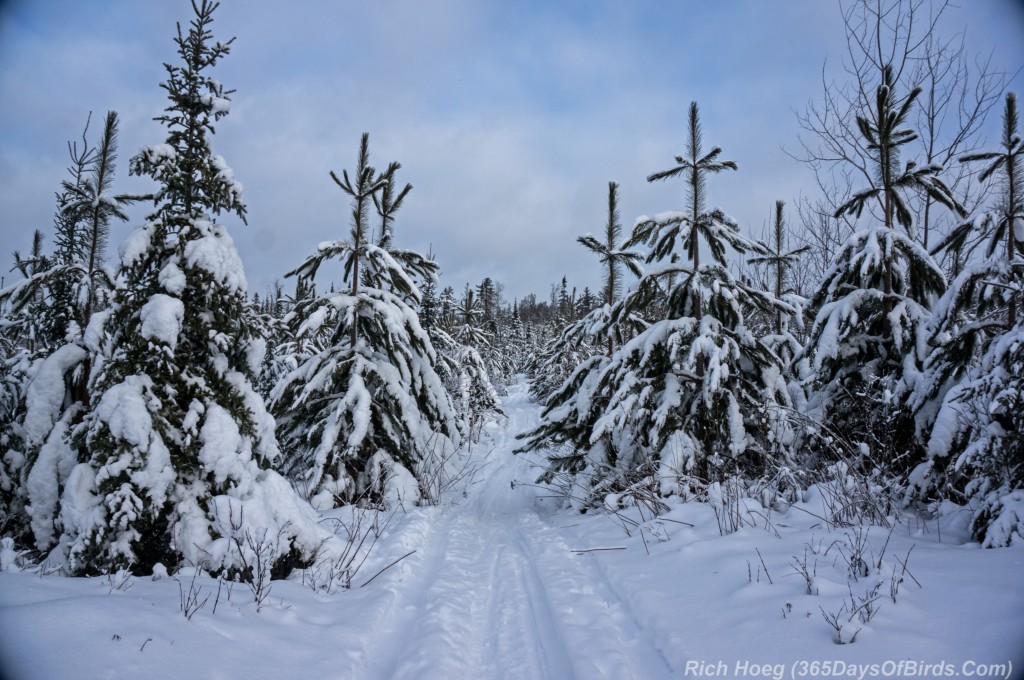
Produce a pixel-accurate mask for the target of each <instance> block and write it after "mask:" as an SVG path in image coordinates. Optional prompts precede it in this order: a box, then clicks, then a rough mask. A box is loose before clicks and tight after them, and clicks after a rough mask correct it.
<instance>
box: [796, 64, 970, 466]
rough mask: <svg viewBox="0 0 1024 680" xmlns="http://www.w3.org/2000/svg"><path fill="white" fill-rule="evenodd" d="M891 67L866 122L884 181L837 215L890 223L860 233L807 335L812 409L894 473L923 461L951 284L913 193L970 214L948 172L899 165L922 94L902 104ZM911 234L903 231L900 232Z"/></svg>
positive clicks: (827, 286)
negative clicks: (931, 356) (931, 355)
mask: <svg viewBox="0 0 1024 680" xmlns="http://www.w3.org/2000/svg"><path fill="white" fill-rule="evenodd" d="M894 88H895V86H894V80H893V74H892V69H891V68H888V67H887V68H885V69H884V70H883V82H882V83H881V84H879V86H878V88H877V89H876V93H875V108H874V110H872V111H865V112H864V115H862V116H858V117H857V125H858V128H859V130H860V133H861V135H862V137H863V142H864V144H865V145H866V146H867V148H868V149H869V150H870V151H871V152H872V153H873V155H874V158H875V161H876V168H875V169H876V173H877V181H876V182H875V184H874V185H873V186H872V187H870V188H868V189H865V190H863V191H861V192H859V193H856V194H854V195H853V196H852V197H851V198H850V199H849V200H848V201H847V202H846V203H845V204H843V205H842V206H840V207H839V208H838V210H836V213H835V216H836V217H839V216H841V215H843V214H852V215H855V216H857V217H860V216H861V215H862V213H863V212H864V210H865V209H866V208H868V207H869V206H873V207H875V208H877V209H878V210H880V211H881V215H882V223H881V224H878V225H875V226H869V227H866V228H863V229H860V230H858V231H856V232H855V233H853V234H852V235H851V236H850V237H849V238H848V239H847V240H846V242H845V243H844V244H843V246H842V247H841V248H840V250H839V252H838V253H837V254H836V256H835V262H834V264H833V265H832V267H831V268H830V269H829V270H828V271H827V272H826V274H825V276H824V280H823V281H822V283H821V285H820V287H819V289H818V291H817V292H816V293H815V295H814V296H813V298H812V299H811V303H810V311H811V314H812V315H813V318H814V321H813V324H812V325H811V330H810V332H809V334H808V340H807V349H806V354H807V356H808V357H810V362H811V371H812V374H813V383H812V385H811V391H812V392H813V398H812V408H814V409H816V410H817V411H818V412H819V413H820V415H821V417H823V418H824V419H825V420H826V421H828V422H829V423H830V425H831V426H832V427H833V428H835V429H836V430H838V431H841V432H844V433H845V434H847V435H848V436H849V437H850V438H851V439H852V440H854V441H857V442H861V443H864V444H865V445H867V446H869V448H870V449H871V450H872V451H874V452H875V453H876V454H877V455H878V456H879V458H878V459H877V460H874V461H873V462H871V463H869V464H870V465H874V466H877V465H880V464H884V466H885V468H886V469H888V470H891V471H892V472H894V473H897V474H899V473H902V472H906V471H907V470H908V469H909V466H911V465H913V464H914V463H915V462H916V461H917V459H919V457H920V455H921V452H920V450H919V448H918V447H917V445H916V441H915V436H914V433H915V428H914V417H913V411H912V409H911V408H910V407H909V396H910V394H911V393H912V392H913V390H914V389H915V385H916V383H917V380H918V378H919V376H920V363H921V361H922V358H923V357H922V352H921V351H920V349H921V347H920V346H919V345H920V343H921V342H922V339H921V338H922V330H923V328H924V325H925V323H926V322H927V320H928V319H929V316H930V312H929V310H930V308H931V306H932V304H933V303H934V301H935V300H936V299H937V298H938V296H939V295H941V294H942V293H943V291H944V290H945V287H946V281H945V278H944V276H943V274H942V271H941V270H940V269H939V267H938V266H937V265H936V264H935V262H934V260H933V259H932V257H931V255H930V254H929V253H928V252H927V251H926V250H924V248H922V247H921V246H920V245H918V244H917V242H916V241H914V240H913V238H912V237H911V236H910V235H909V232H910V231H911V230H912V226H913V215H912V212H911V211H910V209H909V207H908V200H909V192H910V191H912V190H914V191H920V192H924V193H926V194H927V195H928V196H930V197H931V198H932V199H934V200H935V201H938V202H940V203H942V204H943V205H946V206H947V207H949V208H950V209H951V210H954V211H956V212H958V213H962V212H963V208H961V207H960V206H959V204H958V203H957V202H956V200H955V199H954V198H953V196H952V194H951V193H950V191H949V189H948V188H947V187H946V186H945V184H943V183H942V181H941V180H940V179H939V178H938V173H939V172H940V171H941V170H942V168H941V167H940V166H937V165H929V166H925V167H921V168H919V167H917V165H916V163H914V162H913V161H908V162H907V163H906V165H905V166H903V167H901V166H900V149H901V147H902V146H904V145H906V144H908V143H909V142H911V141H913V140H914V139H915V138H916V136H917V135H916V133H915V132H914V131H913V130H912V129H910V128H907V127H905V125H906V118H907V116H908V114H909V113H910V110H911V107H912V106H913V104H914V101H915V100H916V98H917V96H918V95H919V94H920V91H921V90H920V88H916V89H914V90H913V91H911V92H910V93H909V94H908V95H907V96H906V97H905V98H902V99H900V98H899V97H898V96H897V94H896V92H895V89H894ZM898 226H899V227H902V228H903V231H900V230H899V229H897V227H898Z"/></svg>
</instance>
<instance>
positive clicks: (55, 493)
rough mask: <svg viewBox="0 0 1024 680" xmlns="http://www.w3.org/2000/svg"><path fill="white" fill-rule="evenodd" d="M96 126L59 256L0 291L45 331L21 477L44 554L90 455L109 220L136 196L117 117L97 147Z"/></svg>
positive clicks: (30, 383)
mask: <svg viewBox="0 0 1024 680" xmlns="http://www.w3.org/2000/svg"><path fill="white" fill-rule="evenodd" d="M88 127H89V126H88V123H86V127H85V130H84V131H83V133H82V146H81V147H79V146H78V143H77V142H74V143H69V144H68V151H69V155H70V159H71V162H70V165H69V167H68V174H69V176H70V178H69V179H67V180H65V181H64V182H63V183H62V185H61V190H60V191H59V192H58V193H57V208H58V209H57V214H56V217H55V227H56V239H55V241H56V248H55V251H54V253H53V255H52V256H49V257H45V258H41V257H36V258H34V265H33V267H32V271H31V272H28V271H27V270H26V272H25V273H31V275H30V276H27V277H26V278H25V279H24V280H22V281H20V282H18V283H17V284H15V285H13V286H12V287H10V288H8V289H7V290H5V291H3V292H2V293H0V299H2V300H4V301H5V302H6V303H7V304H9V309H10V311H11V313H12V314H13V315H14V317H15V318H17V317H22V318H23V319H24V321H25V324H26V325H27V326H31V327H35V328H38V329H39V331H40V332H39V333H38V335H37V339H38V340H39V342H35V343H33V345H34V347H35V350H34V354H35V357H36V361H35V362H34V364H33V367H32V371H31V378H30V379H29V380H27V382H26V384H25V386H24V388H23V391H24V395H23V397H24V420H23V421H22V425H23V429H22V430H21V433H22V435H23V437H22V441H21V444H22V449H23V452H24V456H25V460H24V466H23V468H22V470H21V473H20V476H21V478H22V481H21V496H22V497H23V498H24V502H25V503H26V506H25V512H26V514H27V515H28V519H29V521H30V528H31V530H32V540H31V543H32V544H34V545H35V547H36V549H37V550H40V551H46V550H48V549H49V548H51V547H52V546H53V544H54V543H55V541H56V539H57V537H58V536H59V535H60V523H59V521H58V518H57V514H58V511H59V504H58V499H59V497H60V494H61V492H62V490H63V488H64V485H65V483H66V482H67V479H68V475H69V474H70V472H71V469H72V468H73V467H74V465H75V464H76V463H78V462H82V460H84V459H85V458H86V457H87V455H86V453H85V452H84V450H81V449H79V450H75V447H72V445H71V443H70V441H69V436H68V435H69V432H70V428H71V427H72V426H73V425H75V424H77V423H78V422H79V421H80V420H81V418H82V414H83V410H84V409H86V408H88V407H89V402H90V394H89V390H88V385H87V383H88V377H89V373H90V367H91V360H90V354H91V352H94V351H95V350H96V337H97V333H96V328H95V327H93V325H92V324H93V319H94V317H96V319H97V320H99V321H100V322H101V321H102V318H103V314H104V310H105V309H106V308H107V307H108V306H109V301H110V297H111V294H112V291H113V289H114V282H113V275H112V273H111V271H110V270H109V269H108V267H107V263H106V243H107V238H108V234H109V230H110V222H111V221H112V220H115V219H116V220H125V219H127V218H126V215H125V213H124V208H125V206H126V204H127V203H129V202H130V201H131V200H132V199H131V198H130V197H127V196H117V195H114V194H113V191H112V188H113V178H114V172H115V161H116V158H117V127H118V119H117V114H116V113H114V112H113V111H111V112H109V113H108V114H107V116H106V118H105V120H104V125H103V129H102V132H101V134H100V139H99V142H98V144H97V146H95V147H94V146H91V145H90V144H89V142H88V140H87V138H86V134H87V132H88ZM29 317H31V318H29ZM12 365H14V366H17V365H18V363H17V362H15V363H14V364H12Z"/></svg>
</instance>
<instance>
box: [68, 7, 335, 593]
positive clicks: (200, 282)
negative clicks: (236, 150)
mask: <svg viewBox="0 0 1024 680" xmlns="http://www.w3.org/2000/svg"><path fill="white" fill-rule="evenodd" d="M216 8H217V4H216V3H213V2H209V1H208V0H201V1H199V2H193V10H194V12H195V17H194V18H193V19H192V21H191V24H190V27H189V30H188V31H187V32H183V31H182V29H181V26H180V25H179V26H178V35H177V37H176V38H175V43H176V44H177V46H178V54H179V56H180V58H181V62H182V63H181V65H170V64H167V65H165V66H166V69H167V74H168V78H167V80H166V82H165V83H163V85H162V87H163V88H164V90H166V92H167V96H168V99H169V100H170V102H169V105H168V107H167V109H165V113H164V114H163V115H161V116H159V117H158V118H157V119H156V120H158V121H159V122H160V123H162V124H163V125H164V126H166V127H167V138H166V141H165V142H164V143H162V144H157V145H155V146H151V147H146V148H144V149H142V150H141V151H140V152H139V154H138V155H137V156H135V157H134V158H133V159H132V162H131V169H132V172H133V173H135V174H140V175H147V176H149V177H151V178H153V179H154V180H155V181H156V182H157V185H158V186H157V190H156V192H155V193H154V194H153V196H152V201H153V204H154V212H153V213H152V214H150V215H149V216H148V218H147V222H146V224H145V225H143V226H142V227H140V228H138V229H136V230H135V232H134V233H132V234H131V235H130V236H129V237H128V238H127V239H126V240H125V242H124V243H123V244H122V246H121V249H120V256H121V268H120V272H119V275H118V286H117V289H116V292H115V296H114V304H113V307H112V309H111V311H110V313H109V316H108V318H107V319H106V323H105V326H104V335H103V341H102V347H101V351H100V352H99V353H98V354H97V355H96V359H97V363H98V365H97V367H96V370H95V372H94V376H93V380H92V382H91V388H92V391H93V393H94V395H95V398H94V399H93V400H92V403H91V405H90V408H89V412H88V414H87V415H86V418H85V421H84V423H83V425H82V426H81V427H79V428H78V429H77V433H76V436H77V442H78V443H79V445H82V446H85V447H86V448H87V449H88V451H89V452H90V454H91V457H90V459H89V461H88V462H86V463H83V464H80V465H78V466H76V467H75V468H74V469H73V470H72V471H71V474H70V478H69V479H68V482H67V485H66V488H65V492H64V496H63V499H62V509H61V519H62V521H63V525H64V530H65V532H66V543H67V544H68V545H69V547H70V550H69V558H70V563H71V566H72V568H73V569H74V571H76V572H78V573H86V574H88V573H97V572H109V571H110V570H113V569H117V568H122V567H128V568H131V569H132V570H133V571H135V572H136V573H149V571H150V570H151V569H152V567H153V565H154V564H156V563H158V562H160V563H163V564H167V565H175V564H180V563H181V562H186V563H190V564H192V565H202V566H203V567H204V568H206V569H210V570H226V571H229V572H230V571H232V570H235V571H237V570H238V569H240V568H241V566H242V563H243V562H244V559H245V556H244V555H243V554H242V553H241V551H240V550H239V549H238V547H237V544H236V543H235V542H234V540H233V539H235V538H237V537H238V534H239V532H251V533H258V532H269V534H271V535H276V534H278V532H279V531H280V532H283V533H282V540H281V541H279V542H278V549H277V551H276V553H275V555H274V556H273V559H274V561H275V562H276V563H278V564H277V566H278V567H279V568H282V569H283V571H287V566H288V565H292V564H294V563H301V562H303V560H305V559H308V558H310V557H311V556H312V555H313V553H314V552H315V551H316V549H317V548H318V547H319V545H320V544H321V542H322V541H323V540H325V539H326V538H327V537H329V534H328V532H326V531H325V530H324V529H322V528H321V527H319V526H318V525H317V523H316V519H315V515H314V513H313V511H312V509H311V508H309V507H308V505H305V504H304V503H303V502H302V501H301V499H299V498H298V496H297V495H296V494H295V492H294V491H293V490H292V488H291V487H290V486H289V484H288V483H287V481H285V480H284V479H283V478H282V477H280V476H279V475H277V473H275V472H273V471H272V470H270V469H269V467H270V465H271V464H272V463H273V462H274V461H275V460H276V458H277V457H278V448H277V442H276V439H275V436H274V421H273V419H272V418H271V417H270V416H269V414H268V413H267V411H266V408H265V406H264V403H263V400H262V398H261V397H260V396H259V395H258V394H257V393H256V391H255V390H254V388H253V386H252V382H251V381H252V377H253V375H254V371H255V369H256V368H257V367H258V366H259V363H260V360H261V359H262V355H261V354H260V351H261V350H262V348H263V343H262V341H261V340H260V339H259V338H257V337H254V335H253V328H254V326H255V324H254V323H253V312H252V310H251V308H250V306H249V303H248V299H247V297H246V280H245V274H244V271H243V268H242V263H241V260H240V259H239V257H238V253H237V251H236V250H235V247H234V243H233V242H232V240H231V237H230V236H229V234H228V232H227V229H226V228H225V227H224V226H223V225H222V224H217V223H215V222H214V221H213V220H214V219H215V216H217V215H220V214H222V213H233V214H235V215H236V216H238V217H239V218H242V219H243V220H244V218H245V204H244V203H243V202H242V187H241V185H240V184H239V183H238V182H236V181H235V180H234V175H233V173H232V171H231V169H230V167H228V165H227V163H226V162H225V161H224V159H223V158H221V157H220V156H216V155H214V154H213V153H212V152H211V149H210V137H211V136H212V134H213V132H214V124H215V122H216V121H218V120H220V119H221V118H223V117H224V116H225V115H227V113H228V109H229V106H230V94H231V93H230V91H227V90H225V89H224V87H223V85H221V84H220V83H218V82H217V81H215V80H213V79H212V78H211V77H210V76H209V75H208V73H207V71H208V69H210V68H212V67H213V66H215V65H216V64H217V63H218V62H219V61H220V59H221V58H223V57H224V56H226V55H227V54H228V52H229V49H230V45H231V41H228V42H219V41H214V40H213V36H212V34H211V32H210V25H211V23H212V21H213V13H214V11H215V10H216ZM238 517H244V522H242V523H241V525H239V526H236V525H235V523H234V522H233V519H235V518H238ZM285 563H287V564H285Z"/></svg>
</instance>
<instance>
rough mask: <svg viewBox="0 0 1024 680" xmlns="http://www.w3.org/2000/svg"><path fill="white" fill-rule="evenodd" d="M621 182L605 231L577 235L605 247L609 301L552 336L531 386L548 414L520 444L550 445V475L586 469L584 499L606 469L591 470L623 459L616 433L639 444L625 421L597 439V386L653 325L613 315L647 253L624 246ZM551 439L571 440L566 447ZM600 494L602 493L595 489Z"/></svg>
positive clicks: (611, 198) (590, 245) (603, 400)
mask: <svg viewBox="0 0 1024 680" xmlns="http://www.w3.org/2000/svg"><path fill="white" fill-rule="evenodd" d="M618 188H619V185H618V184H617V183H615V182H609V183H608V221H607V222H606V223H605V230H604V235H603V239H602V240H599V239H597V238H596V237H595V236H593V235H591V234H585V235H583V236H580V237H579V238H578V239H577V241H578V242H579V243H580V244H581V245H583V247H585V248H586V249H587V250H590V251H591V252H593V253H594V254H596V255H598V256H599V258H600V260H601V264H602V265H603V266H604V267H603V268H604V272H603V273H604V282H603V283H604V286H603V289H604V290H603V292H604V305H602V306H600V307H597V308H595V309H593V310H591V311H590V312H589V313H587V314H586V315H585V316H584V317H583V318H582V319H580V320H578V321H576V322H575V323H573V324H570V325H569V326H568V327H567V328H566V329H565V330H563V331H562V333H561V334H560V335H559V336H558V337H556V338H555V339H553V340H552V341H551V342H550V343H549V345H548V348H547V351H546V352H545V355H544V356H543V357H542V360H541V362H540V364H539V367H538V370H537V376H536V377H535V378H534V380H533V385H532V387H531V391H532V392H533V393H534V394H535V395H536V396H539V397H541V398H543V400H544V410H543V412H542V413H541V421H540V423H539V424H538V425H537V427H536V428H534V429H533V430H531V431H529V432H525V433H523V434H522V435H520V437H519V438H521V439H526V443H525V444H524V445H523V446H522V447H521V448H520V449H519V451H520V452H523V451H529V450H533V449H537V448H545V449H546V450H547V451H548V468H547V470H546V471H545V473H544V474H543V475H542V476H541V480H543V481H551V480H552V479H553V477H554V475H557V474H562V473H568V474H570V475H579V474H583V476H584V477H586V479H585V480H584V479H582V478H581V479H580V480H578V482H579V483H578V486H579V489H575V490H574V493H573V496H577V497H582V498H580V500H582V501H583V503H584V504H586V503H589V502H590V501H591V500H592V498H591V497H592V496H593V493H594V491H593V489H592V488H591V486H590V483H589V482H590V481H597V480H600V479H601V477H602V475H601V474H600V473H599V474H597V476H596V477H595V478H594V479H593V480H592V479H591V475H589V474H585V471H587V470H588V469H591V470H595V469H600V468H602V466H614V465H615V464H616V461H617V459H618V454H617V451H618V449H619V444H618V443H617V440H620V439H621V440H622V441H623V442H625V444H624V445H625V447H626V448H631V447H632V443H631V442H630V439H631V437H630V434H629V430H628V429H623V430H622V431H621V432H620V433H619V435H618V436H617V437H612V436H610V434H609V435H606V436H605V437H604V438H603V439H602V440H601V441H600V442H598V443H596V444H595V443H594V442H593V441H592V440H591V435H592V433H593V428H594V423H595V422H596V420H597V418H599V417H600V415H601V414H602V410H603V408H604V406H605V405H606V404H607V397H606V396H601V395H595V394H594V392H593V389H594V386H595V385H596V382H597V380H598V378H599V376H600V374H601V371H602V370H603V369H604V368H605V367H606V366H607V364H608V361H610V360H611V357H612V355H613V353H614V350H615V348H616V347H617V346H621V345H622V343H623V342H626V341H627V340H629V339H630V338H632V337H633V336H635V335H636V334H637V333H639V332H640V331H641V330H642V329H643V328H644V327H645V326H646V323H645V322H644V321H643V320H642V319H640V318H639V316H637V315H626V316H623V317H618V318H614V319H613V316H612V307H613V305H614V304H615V303H616V302H617V301H618V299H619V294H620V292H621V289H622V277H623V272H622V270H623V268H624V267H625V268H627V269H629V271H630V272H631V273H633V274H634V275H636V276H640V274H641V271H640V265H639V264H638V263H639V261H640V260H641V259H642V255H641V254H640V253H639V252H636V251H632V250H626V249H624V248H623V247H622V244H621V242H620V239H621V236H622V227H621V225H620V224H619V208H618ZM602 350H603V351H602ZM552 444H556V445H557V444H565V445H566V446H565V447H564V450H562V448H559V447H552V446H551V445H552ZM593 500H597V501H600V500H601V499H599V498H596V497H594V498H593Z"/></svg>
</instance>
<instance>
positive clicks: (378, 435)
mask: <svg viewBox="0 0 1024 680" xmlns="http://www.w3.org/2000/svg"><path fill="white" fill-rule="evenodd" d="M397 169H398V166H397V164H393V165H392V166H391V167H389V168H388V171H387V172H386V173H384V175H380V174H378V173H377V171H376V170H375V169H374V168H373V167H372V166H371V165H370V164H369V150H368V135H366V134H364V135H363V138H362V141H361V143H360V148H359V156H358V159H357V165H356V170H355V172H354V173H353V174H352V175H351V176H350V175H349V173H348V171H347V170H346V171H345V172H343V174H342V177H341V178H339V177H338V176H337V175H336V174H334V173H333V172H332V173H331V177H332V179H333V180H334V181H335V183H336V184H337V185H338V186H339V187H341V189H342V190H343V191H344V192H345V193H346V194H348V195H349V196H351V198H352V228H351V232H350V237H349V238H348V239H345V240H338V241H332V242H327V243H322V244H321V245H320V247H319V248H318V250H317V252H316V253H315V254H313V255H312V256H310V257H309V258H307V259H306V260H305V261H304V262H303V263H302V264H301V265H299V267H298V268H296V269H295V270H294V271H292V272H290V273H289V274H288V275H289V276H297V277H299V279H300V280H307V281H310V280H312V278H313V277H314V276H315V275H316V273H317V271H318V270H319V268H320V266H321V265H322V264H323V263H324V262H325V261H326V260H327V259H330V258H340V259H341V260H342V262H343V264H344V272H345V276H346V278H347V279H348V286H347V288H346V290H345V291H344V292H337V293H330V294H327V295H322V296H318V297H312V298H309V299H307V300H303V301H301V302H298V303H297V304H296V306H295V309H294V310H293V311H292V313H291V314H290V315H289V316H288V317H287V320H288V321H289V323H290V324H291V325H292V327H293V329H294V331H293V332H294V334H295V337H296V341H297V342H299V343H306V342H307V341H308V342H309V344H308V345H307V347H308V348H309V350H310V351H309V354H308V355H306V356H304V357H302V358H301V363H299V364H298V366H297V367H296V368H295V370H293V371H291V372H289V373H288V374H287V375H285V376H284V377H283V378H282V379H281V381H280V382H279V383H278V384H277V386H276V387H275V388H274V391H273V393H272V399H273V403H272V407H273V409H274V411H275V413H276V414H277V415H278V425H279V432H280V434H281V437H282V441H283V443H284V446H285V450H286V456H285V462H284V468H283V469H284V470H285V472H286V473H287V474H288V475H289V476H291V477H292V478H293V479H294V480H295V481H296V483H297V484H298V485H299V486H300V487H301V488H303V489H304V490H305V493H306V494H307V495H308V497H309V498H310V499H312V501H313V503H314V505H316V506H318V507H334V506H336V505H340V504H342V503H347V502H352V501H355V500H358V499H367V500H369V501H371V502H384V503H390V504H395V503H416V502H418V501H420V500H421V494H422V493H424V492H426V491H427V489H425V488H421V486H420V484H419V482H418V479H419V477H418V476H419V475H420V473H421V464H422V462H423V460H424V459H425V457H426V454H427V452H428V450H429V447H431V446H434V445H436V444H437V442H438V441H440V439H441V438H449V439H452V440H454V441H458V439H459V435H460V431H459V423H458V417H457V415H456V413H455V411H454V409H453V406H452V403H451V399H450V397H449V395H448V392H447V390H446V389H445V387H444V385H443V383H442V381H441V378H440V377H439V376H438V374H437V371H436V364H437V360H438V359H437V355H436V353H435V351H434V348H433V346H432V345H431V342H430V338H429V337H428V336H427V334H426V332H425V331H424V330H423V328H422V326H421V325H420V322H419V318H418V316H417V314H416V311H415V309H414V308H413V307H412V306H411V305H413V304H418V303H419V300H420V293H419V290H418V288H417V286H416V283H415V281H414V279H413V275H412V273H411V272H410V270H411V271H412V272H414V273H415V274H416V275H418V276H420V277H421V278H433V277H434V276H435V275H436V270H437V265H436V264H435V263H434V262H432V261H430V260H427V259H426V258H424V257H423V256H421V255H419V254H417V253H414V252H412V251H397V250H395V249H394V248H393V247H392V246H391V223H390V220H389V219H388V218H387V217H385V216H384V215H382V230H381V239H380V240H378V242H376V243H375V242H374V241H373V240H371V238H370V227H369V223H368V206H369V205H370V204H371V203H373V202H374V200H376V204H377V205H378V206H379V207H381V206H386V205H389V200H390V199H388V198H387V196H381V197H378V198H376V199H375V198H374V195H375V194H377V193H378V192H380V191H382V190H383V189H384V188H385V187H386V186H388V184H389V181H390V178H391V177H392V176H393V175H394V172H395V171H396V170H397ZM399 196H404V192H402V193H400V194H399ZM390 205H392V210H391V212H393V209H395V208H396V206H395V204H394V203H393V202H392V203H391V204H390ZM387 214H390V213H387ZM381 244H383V245H381ZM360 272H362V273H360Z"/></svg>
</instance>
